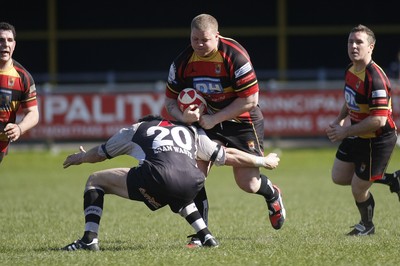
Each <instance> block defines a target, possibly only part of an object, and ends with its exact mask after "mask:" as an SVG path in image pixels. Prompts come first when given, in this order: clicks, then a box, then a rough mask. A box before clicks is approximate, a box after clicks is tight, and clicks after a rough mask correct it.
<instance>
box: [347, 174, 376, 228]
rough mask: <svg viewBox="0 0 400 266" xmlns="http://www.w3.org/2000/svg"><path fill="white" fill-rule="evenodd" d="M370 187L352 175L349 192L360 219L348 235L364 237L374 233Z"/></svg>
mask: <svg viewBox="0 0 400 266" xmlns="http://www.w3.org/2000/svg"><path fill="white" fill-rule="evenodd" d="M371 185H372V182H370V181H366V180H362V179H360V178H359V177H357V175H354V177H353V178H352V183H351V191H352V193H353V197H354V200H355V203H356V206H357V209H358V211H359V213H360V216H361V219H360V222H359V223H358V224H356V225H355V226H354V229H353V230H352V231H350V232H349V233H348V235H353V236H365V235H371V234H374V233H375V226H374V223H373V217H374V209H375V200H374V197H373V196H372V193H371V192H370V190H369V189H370V187H371Z"/></svg>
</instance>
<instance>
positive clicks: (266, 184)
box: [256, 174, 278, 201]
mask: <svg viewBox="0 0 400 266" xmlns="http://www.w3.org/2000/svg"><path fill="white" fill-rule="evenodd" d="M260 179H261V185H260V189H259V190H258V191H257V192H256V194H259V195H262V196H264V198H265V200H266V201H271V200H274V199H275V197H276V196H277V194H278V193H277V192H275V189H274V188H273V187H272V183H271V181H269V179H268V177H266V176H265V175H263V174H260Z"/></svg>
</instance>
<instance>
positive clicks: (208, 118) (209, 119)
mask: <svg viewBox="0 0 400 266" xmlns="http://www.w3.org/2000/svg"><path fill="white" fill-rule="evenodd" d="M199 124H200V126H201V127H202V128H204V129H211V128H213V127H215V125H216V124H218V121H215V120H214V116H213V115H208V114H205V115H202V116H201V117H200V121H199Z"/></svg>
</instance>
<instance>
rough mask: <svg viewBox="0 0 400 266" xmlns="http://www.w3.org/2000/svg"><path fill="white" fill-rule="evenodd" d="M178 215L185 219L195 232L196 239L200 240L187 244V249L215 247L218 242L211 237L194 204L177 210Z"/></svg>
mask: <svg viewBox="0 0 400 266" xmlns="http://www.w3.org/2000/svg"><path fill="white" fill-rule="evenodd" d="M179 214H180V215H181V216H182V217H183V218H185V220H186V221H187V222H188V223H189V224H190V225H191V226H192V227H193V229H194V230H195V232H196V235H197V237H198V238H199V240H200V244H198V243H189V244H188V245H187V246H188V247H190V248H191V247H199V246H205V247H217V246H218V241H217V240H216V239H215V238H214V237H213V235H212V234H211V232H210V230H209V229H208V227H207V224H206V223H205V221H204V220H203V218H202V217H201V215H200V213H199V211H198V209H197V207H196V205H195V204H194V202H191V203H189V204H187V205H186V206H184V207H183V208H182V209H180V210H179Z"/></svg>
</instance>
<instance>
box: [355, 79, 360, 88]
mask: <svg viewBox="0 0 400 266" xmlns="http://www.w3.org/2000/svg"><path fill="white" fill-rule="evenodd" d="M360 85H361V80H358V81H357V83H356V90H358V88H360Z"/></svg>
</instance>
